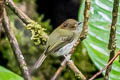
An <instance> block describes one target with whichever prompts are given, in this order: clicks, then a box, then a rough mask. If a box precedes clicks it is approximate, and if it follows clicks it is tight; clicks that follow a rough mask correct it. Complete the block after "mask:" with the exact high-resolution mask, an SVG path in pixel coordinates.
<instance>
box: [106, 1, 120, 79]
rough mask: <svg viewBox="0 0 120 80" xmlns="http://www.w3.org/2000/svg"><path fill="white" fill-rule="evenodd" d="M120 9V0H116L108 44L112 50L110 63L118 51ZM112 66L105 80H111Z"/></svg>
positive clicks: (107, 71) (109, 67)
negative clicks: (116, 39) (117, 30)
mask: <svg viewBox="0 0 120 80" xmlns="http://www.w3.org/2000/svg"><path fill="white" fill-rule="evenodd" d="M118 7H119V0H114V4H113V11H112V24H111V30H110V39H109V44H108V49H109V50H110V57H109V61H110V60H111V59H112V58H113V57H114V55H115V49H116V42H115V37H116V23H117V16H118ZM111 68H112V64H110V65H109V66H108V67H107V69H106V73H105V77H104V80H108V79H109V72H110V71H111Z"/></svg>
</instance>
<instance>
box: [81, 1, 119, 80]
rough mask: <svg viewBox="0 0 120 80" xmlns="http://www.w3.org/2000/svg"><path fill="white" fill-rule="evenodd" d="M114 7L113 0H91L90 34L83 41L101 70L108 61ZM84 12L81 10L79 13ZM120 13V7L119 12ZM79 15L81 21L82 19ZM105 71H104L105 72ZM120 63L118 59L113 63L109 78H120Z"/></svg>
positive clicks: (111, 79)
mask: <svg viewBox="0 0 120 80" xmlns="http://www.w3.org/2000/svg"><path fill="white" fill-rule="evenodd" d="M83 6H84V5H83ZM112 7H113V0H91V9H90V18H89V23H88V36H87V38H86V39H85V40H84V41H83V43H84V45H85V47H86V48H87V50H88V54H89V56H90V58H91V59H92V61H93V63H94V64H95V65H96V67H97V68H98V69H99V70H101V69H102V68H103V67H104V66H105V65H106V64H107V61H108V58H109V50H108V42H109V33H110V25H111V22H112ZM81 13H82V12H79V15H83V14H81ZM118 15H120V7H119V13H118ZM80 17H81V16H79V21H80V20H81V18H80ZM119 18H120V16H118V22H117V35H116V40H117V41H116V42H117V49H116V52H117V51H118V49H119V48H120V42H119V41H120V27H119V26H120V19H119ZM104 73H105V71H104V72H103V74H104ZM119 76H120V63H119V62H118V59H116V60H115V61H114V63H113V67H112V71H111V72H110V79H109V80H120V77H119Z"/></svg>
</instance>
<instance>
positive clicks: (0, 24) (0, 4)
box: [0, 0, 5, 38]
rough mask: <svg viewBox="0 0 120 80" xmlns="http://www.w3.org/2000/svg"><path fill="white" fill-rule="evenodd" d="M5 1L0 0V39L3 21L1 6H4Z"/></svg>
mask: <svg viewBox="0 0 120 80" xmlns="http://www.w3.org/2000/svg"><path fill="white" fill-rule="evenodd" d="M4 3H5V1H4V0H1V1H0V38H1V32H2V19H3V17H2V16H3V6H4Z"/></svg>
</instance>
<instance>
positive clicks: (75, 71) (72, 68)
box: [67, 60, 86, 80]
mask: <svg viewBox="0 0 120 80" xmlns="http://www.w3.org/2000/svg"><path fill="white" fill-rule="evenodd" d="M67 65H68V66H69V67H70V69H71V70H72V71H73V72H74V73H75V76H78V78H81V79H82V80H86V77H85V76H84V75H83V74H82V72H81V71H80V70H79V69H78V68H77V67H76V66H75V64H74V62H73V61H72V60H69V61H67Z"/></svg>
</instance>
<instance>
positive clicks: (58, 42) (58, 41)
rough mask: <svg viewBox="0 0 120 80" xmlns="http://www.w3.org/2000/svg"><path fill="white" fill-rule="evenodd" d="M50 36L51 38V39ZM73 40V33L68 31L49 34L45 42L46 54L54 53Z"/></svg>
mask: <svg viewBox="0 0 120 80" xmlns="http://www.w3.org/2000/svg"><path fill="white" fill-rule="evenodd" d="M51 36H52V37H51ZM73 39H74V32H71V31H70V30H64V29H59V30H55V31H54V32H52V33H51V35H50V37H49V40H48V42H47V46H48V49H47V53H51V52H53V53H54V52H55V51H57V50H59V49H60V48H62V47H63V46H65V45H66V44H67V43H70V42H72V41H73Z"/></svg>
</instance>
